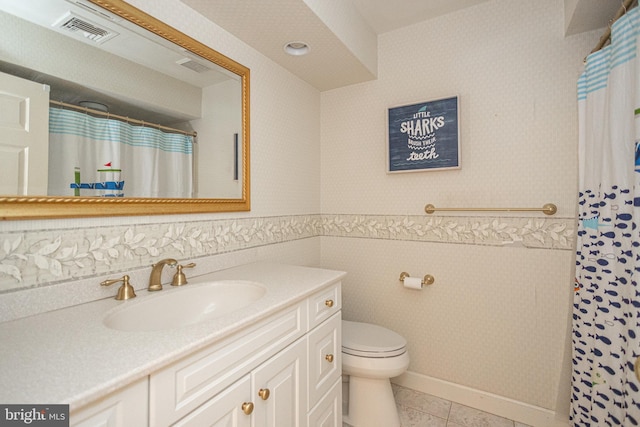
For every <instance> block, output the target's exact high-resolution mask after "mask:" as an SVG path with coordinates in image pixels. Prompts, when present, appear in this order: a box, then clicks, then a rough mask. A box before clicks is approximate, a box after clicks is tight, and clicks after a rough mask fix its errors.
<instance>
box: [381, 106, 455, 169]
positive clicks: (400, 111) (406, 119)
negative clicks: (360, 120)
mask: <svg viewBox="0 0 640 427" xmlns="http://www.w3.org/2000/svg"><path fill="white" fill-rule="evenodd" d="M458 119H459V115H458V97H457V96H453V97H451V98H445V99H438V100H435V101H425V102H420V103H417V104H411V105H403V106H399V107H393V108H389V111H388V115H387V127H388V136H387V145H388V147H387V172H389V173H393V172H418V171H430V170H443V169H459V168H460V131H459V123H458Z"/></svg>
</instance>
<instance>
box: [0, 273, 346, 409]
mask: <svg viewBox="0 0 640 427" xmlns="http://www.w3.org/2000/svg"><path fill="white" fill-rule="evenodd" d="M344 275H345V273H344V272H341V271H333V270H324V269H316V268H309V267H299V266H291V265H283V264H272V263H256V264H248V265H243V266H239V267H234V268H230V269H227V270H221V271H217V272H214V273H209V274H207V275H205V276H199V277H197V278H196V277H193V278H190V280H192V281H198V280H201V279H202V278H205V277H206V278H207V279H210V280H250V281H254V282H259V283H262V284H263V285H265V286H266V288H267V292H266V294H265V296H264V297H262V298H261V299H259V300H258V301H256V302H254V303H252V304H250V305H248V306H246V307H244V308H242V309H239V310H237V311H235V312H232V313H230V314H226V315H223V316H221V317H219V318H215V319H212V320H208V321H205V322H201V323H197V324H194V325H189V326H184V327H180V328H174V329H167V330H161V331H144V332H137V331H135V332H130V331H118V330H113V329H109V328H107V327H106V326H104V324H103V323H102V320H103V317H104V315H105V313H106V312H107V311H108V310H110V309H112V308H114V307H117V306H118V305H121V304H128V303H131V302H132V301H133V302H135V301H136V300H139V299H140V298H145V297H146V296H149V293H148V292H147V291H142V292H140V291H138V292H137V295H138V296H137V298H135V299H134V300H129V301H116V300H115V298H113V299H111V298H110V299H107V300H100V301H95V302H91V303H87V304H82V305H78V306H74V307H69V308H65V309H61V310H56V311H52V312H48V313H43V314H39V315H36V316H31V317H27V318H24V319H19V320H13V321H9V322H4V323H0V378H1V379H2V387H0V402H1V403H3V404H8V403H21V404H55V403H63V404H70V405H71V409H72V410H73V409H75V408H79V407H80V406H83V405H85V404H87V403H89V402H91V401H92V400H94V399H96V398H99V397H101V396H104V395H105V394H107V393H110V392H112V391H115V390H117V389H119V388H121V387H123V386H125V385H127V384H129V383H131V382H133V381H135V380H137V379H139V378H142V377H144V376H146V375H149V374H151V373H152V372H154V371H157V370H158V369H160V368H162V367H164V366H166V365H168V364H169V363H171V362H173V361H175V360H178V359H180V358H181V357H183V356H186V355H187V354H189V353H191V352H194V351H196V350H199V349H201V348H203V347H205V346H207V345H209V344H212V343H214V342H216V341H218V340H220V339H222V338H224V337H227V336H229V335H230V334H233V333H234V332H236V331H239V330H241V329H243V328H245V327H247V326H249V325H251V324H253V323H255V322H257V321H259V320H261V319H263V318H265V317H266V316H268V315H270V314H273V313H275V312H277V311H279V310H281V309H282V308H284V307H286V306H289V305H291V304H293V303H295V302H298V301H300V300H302V299H304V298H306V297H308V296H309V295H311V294H313V293H314V292H316V291H318V290H320V289H322V288H323V287H325V286H328V285H330V284H333V283H335V282H337V281H339V280H340V279H342V277H344ZM96 286H98V283H96ZM114 286H119V285H114ZM186 286H189V285H186ZM180 289H181V288H175V287H172V286H170V285H169V286H166V285H165V286H164V290H162V291H160V292H176V291H178V292H179V291H180ZM116 290H117V288H116V287H114V289H113V291H114V296H115V293H116ZM153 294H154V295H155V294H158V293H157V292H154V293H153Z"/></svg>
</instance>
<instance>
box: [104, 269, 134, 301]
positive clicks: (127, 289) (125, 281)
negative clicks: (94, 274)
mask: <svg viewBox="0 0 640 427" xmlns="http://www.w3.org/2000/svg"><path fill="white" fill-rule="evenodd" d="M118 282H122V286H120V289H118V294H117V295H116V299H117V300H118V301H121V300H127V299H130V298H135V297H136V293H135V291H134V290H133V286H131V284H130V283H129V276H127V275H126V274H125V275H124V276H122V277H121V278H119V279H108V280H105V281H104V282H101V283H100V286H110V285H113V284H114V283H118Z"/></svg>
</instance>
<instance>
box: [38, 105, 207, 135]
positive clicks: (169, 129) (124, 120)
mask: <svg viewBox="0 0 640 427" xmlns="http://www.w3.org/2000/svg"><path fill="white" fill-rule="evenodd" d="M49 103H51V104H54V105H59V106H61V107H67V108H73V109H76V110H78V111H84V112H86V113H91V114H98V115H100V116H105V117H107V118H108V119H117V120H120V121H123V122H127V123H135V124H139V125H142V126H145V125H148V126H151V127H154V128H158V129H161V130H167V131H170V132H173V133H182V134H184V135H188V136H192V137H194V138H196V137H197V136H198V132H188V131H186V130H180V129H174V128H170V127H167V126H162V125H158V124H155V123H149V122H145V121H144V120H137V119H131V118H129V117H124V116H119V115H117V114H111V113H105V112H104V111H100V110H94V109H93V108H87V107H82V106H80V105H74V104H67V103H66V102H61V101H54V100H53V99H51V100H49ZM194 142H195V141H194Z"/></svg>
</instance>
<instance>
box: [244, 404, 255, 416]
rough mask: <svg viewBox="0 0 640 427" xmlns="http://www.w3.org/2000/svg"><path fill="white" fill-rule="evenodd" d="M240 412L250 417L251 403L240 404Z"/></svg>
mask: <svg viewBox="0 0 640 427" xmlns="http://www.w3.org/2000/svg"><path fill="white" fill-rule="evenodd" d="M242 412H244V413H245V414H247V415H251V413H252V412H253V403H252V402H244V403H243V404H242Z"/></svg>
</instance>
